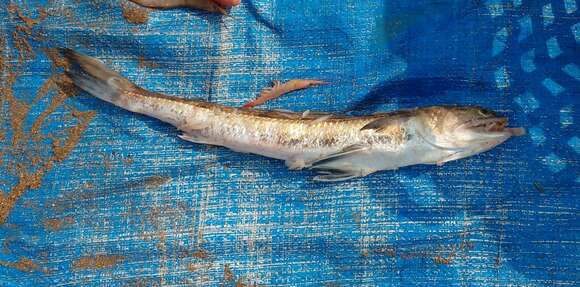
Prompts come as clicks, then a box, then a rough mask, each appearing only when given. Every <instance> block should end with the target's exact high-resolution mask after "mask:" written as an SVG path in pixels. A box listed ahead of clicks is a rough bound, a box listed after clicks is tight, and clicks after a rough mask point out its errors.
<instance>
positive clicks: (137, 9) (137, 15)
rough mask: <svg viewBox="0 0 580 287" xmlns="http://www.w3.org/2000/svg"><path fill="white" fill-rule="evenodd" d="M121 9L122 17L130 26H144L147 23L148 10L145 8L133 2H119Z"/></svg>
mask: <svg viewBox="0 0 580 287" xmlns="http://www.w3.org/2000/svg"><path fill="white" fill-rule="evenodd" d="M121 8H122V9H123V17H124V18H125V20H127V22H129V23H131V24H136V25H140V24H146V23H147V21H149V10H148V9H147V8H145V7H142V6H139V5H137V4H135V3H133V2H129V1H126V0H125V1H123V2H121Z"/></svg>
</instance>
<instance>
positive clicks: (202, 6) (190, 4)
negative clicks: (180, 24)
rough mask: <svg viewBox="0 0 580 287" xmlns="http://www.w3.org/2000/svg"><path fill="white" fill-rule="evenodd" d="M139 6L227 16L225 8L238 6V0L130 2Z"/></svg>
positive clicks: (151, 0)
mask: <svg viewBox="0 0 580 287" xmlns="http://www.w3.org/2000/svg"><path fill="white" fill-rule="evenodd" d="M131 1H132V2H135V3H137V4H139V5H141V6H145V7H149V8H157V9H171V8H181V7H186V8H193V9H199V10H205V11H208V12H212V13H220V14H223V15H226V14H227V11H226V8H230V7H232V6H236V5H238V4H240V0H131Z"/></svg>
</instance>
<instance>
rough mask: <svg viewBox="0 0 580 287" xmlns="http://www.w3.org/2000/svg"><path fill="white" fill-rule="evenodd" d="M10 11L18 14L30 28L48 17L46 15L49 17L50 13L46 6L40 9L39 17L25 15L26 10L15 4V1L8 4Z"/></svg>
mask: <svg viewBox="0 0 580 287" xmlns="http://www.w3.org/2000/svg"><path fill="white" fill-rule="evenodd" d="M8 11H9V12H10V13H12V14H16V16H18V18H19V19H20V20H21V21H22V22H24V24H25V25H26V27H28V28H29V29H32V28H33V27H34V26H35V25H37V24H38V23H40V22H42V21H44V20H45V19H46V17H48V13H47V12H46V10H45V9H44V8H39V9H38V18H35V19H33V18H30V17H27V16H26V15H24V12H22V10H21V9H20V7H18V5H16V4H14V3H12V4H10V5H8Z"/></svg>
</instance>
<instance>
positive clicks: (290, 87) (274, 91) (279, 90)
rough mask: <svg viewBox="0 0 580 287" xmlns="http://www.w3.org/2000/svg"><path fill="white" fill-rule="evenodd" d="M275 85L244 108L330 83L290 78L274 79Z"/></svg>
mask: <svg viewBox="0 0 580 287" xmlns="http://www.w3.org/2000/svg"><path fill="white" fill-rule="evenodd" d="M272 83H273V86H272V87H268V88H265V89H263V90H262V92H260V95H259V96H258V97H257V98H256V99H255V100H253V101H251V102H249V103H247V104H245V105H243V106H242V108H245V109H249V108H253V107H256V106H259V105H262V104H264V103H266V102H267V101H269V100H272V99H275V98H279V97H281V96H283V95H285V94H289V93H291V92H294V91H298V90H303V89H307V88H310V87H314V86H320V85H328V84H330V83H328V82H324V81H320V80H302V79H296V80H290V81H288V82H285V83H282V82H280V81H273V82H272Z"/></svg>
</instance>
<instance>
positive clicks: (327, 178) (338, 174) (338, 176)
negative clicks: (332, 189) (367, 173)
mask: <svg viewBox="0 0 580 287" xmlns="http://www.w3.org/2000/svg"><path fill="white" fill-rule="evenodd" d="M361 176H363V175H362V174H360V173H355V172H351V171H342V170H326V171H321V172H320V174H319V175H317V176H315V177H314V178H313V180H314V181H321V182H336V181H345V180H349V179H353V178H355V177H361Z"/></svg>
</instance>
